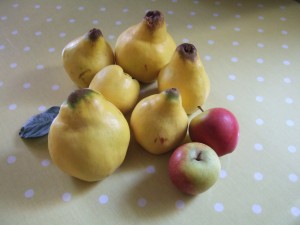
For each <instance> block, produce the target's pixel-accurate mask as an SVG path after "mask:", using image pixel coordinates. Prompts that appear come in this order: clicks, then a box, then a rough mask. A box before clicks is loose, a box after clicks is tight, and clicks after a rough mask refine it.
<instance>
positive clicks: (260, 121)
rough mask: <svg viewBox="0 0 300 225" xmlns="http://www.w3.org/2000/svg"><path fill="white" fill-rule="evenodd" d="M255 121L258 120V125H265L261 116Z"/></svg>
mask: <svg viewBox="0 0 300 225" xmlns="http://www.w3.org/2000/svg"><path fill="white" fill-rule="evenodd" d="M255 122H256V124H257V125H263V124H264V121H263V120H262V119H260V118H258V119H256V120H255Z"/></svg>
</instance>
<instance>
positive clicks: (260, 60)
mask: <svg viewBox="0 0 300 225" xmlns="http://www.w3.org/2000/svg"><path fill="white" fill-rule="evenodd" d="M256 62H257V63H259V64H262V63H264V59H262V58H258V59H256Z"/></svg>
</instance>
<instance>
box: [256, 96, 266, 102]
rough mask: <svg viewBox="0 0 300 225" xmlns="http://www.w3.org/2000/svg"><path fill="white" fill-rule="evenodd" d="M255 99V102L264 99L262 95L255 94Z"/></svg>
mask: <svg viewBox="0 0 300 225" xmlns="http://www.w3.org/2000/svg"><path fill="white" fill-rule="evenodd" d="M255 100H256V101H257V102H262V101H263V100H264V97H263V96H256V98H255Z"/></svg>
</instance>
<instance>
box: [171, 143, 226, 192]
mask: <svg viewBox="0 0 300 225" xmlns="http://www.w3.org/2000/svg"><path fill="white" fill-rule="evenodd" d="M168 170H169V175H170V178H171V181H172V182H173V184H174V185H175V186H176V187H177V188H178V189H179V190H180V191H182V192H184V193H186V194H190V195H197V194H200V193H202V192H205V191H206V190H208V189H209V188H210V187H212V186H213V185H214V184H215V183H216V181H217V180H218V178H219V174H220V170H221V163H220V159H219V157H218V155H217V154H216V152H215V151H214V150H213V149H211V148H210V147H209V146H207V145H205V144H202V143H198V142H190V143H187V144H183V145H181V146H179V147H178V148H176V149H175V151H174V152H173V153H172V155H171V157H170V159H169V165H168Z"/></svg>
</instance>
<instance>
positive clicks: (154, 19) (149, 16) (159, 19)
mask: <svg viewBox="0 0 300 225" xmlns="http://www.w3.org/2000/svg"><path fill="white" fill-rule="evenodd" d="M144 20H145V21H146V23H147V25H148V27H149V28H154V27H156V26H158V25H160V24H162V23H163V21H164V16H163V14H162V13H161V12H160V11H158V10H153V11H148V12H147V13H146V15H145V16H144Z"/></svg>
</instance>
